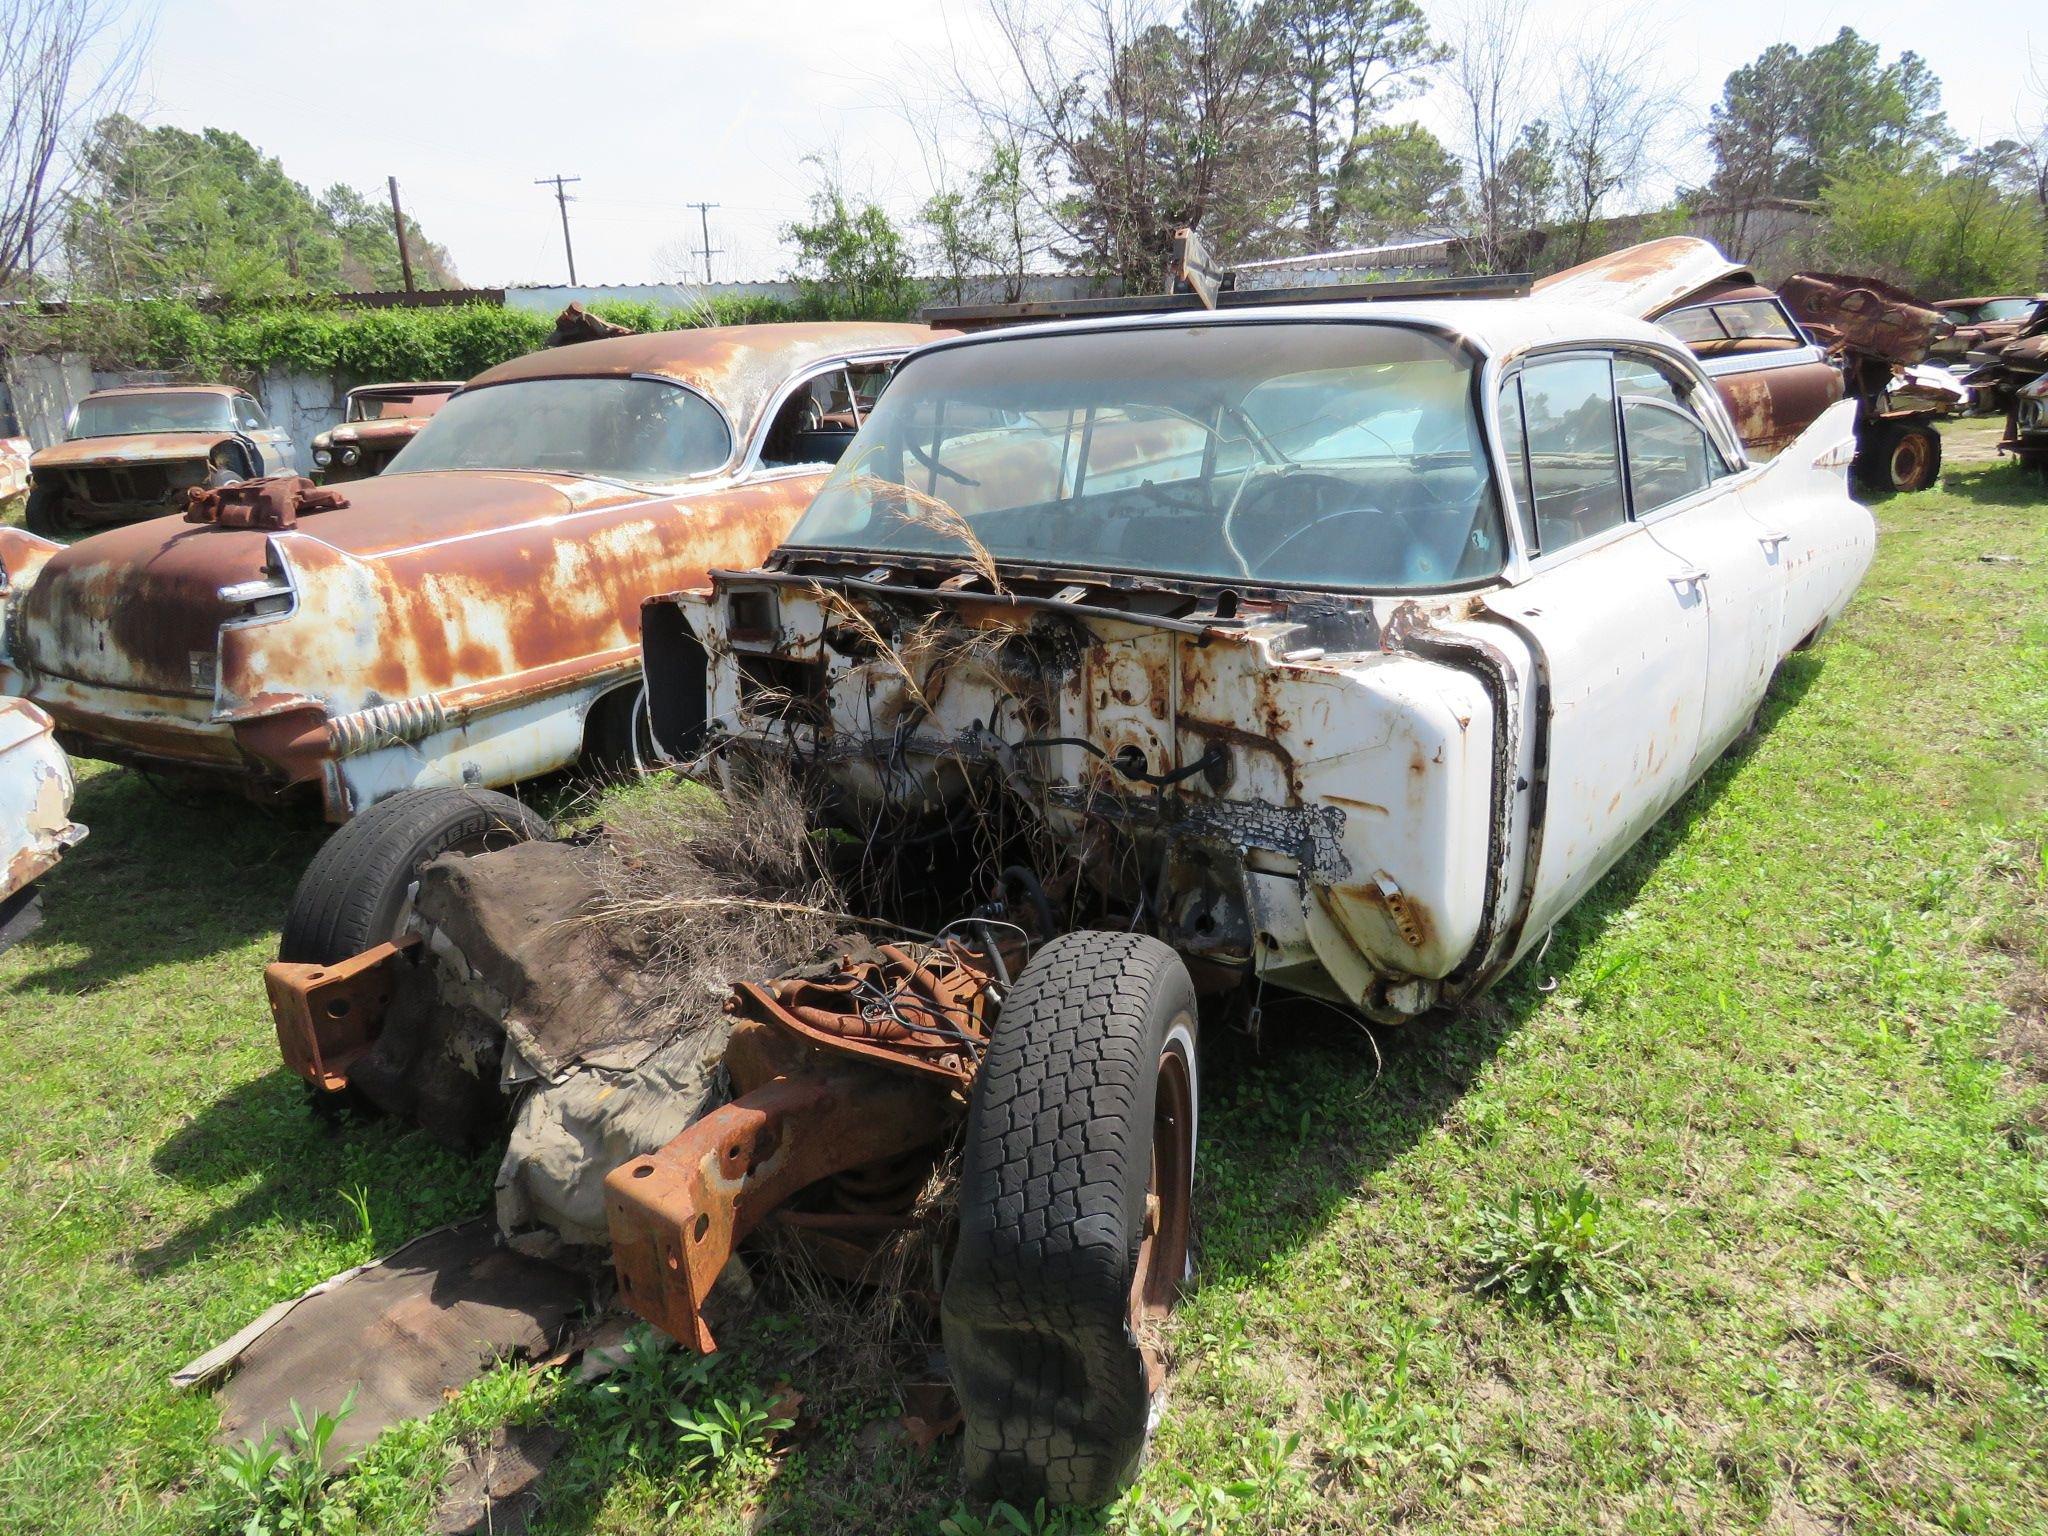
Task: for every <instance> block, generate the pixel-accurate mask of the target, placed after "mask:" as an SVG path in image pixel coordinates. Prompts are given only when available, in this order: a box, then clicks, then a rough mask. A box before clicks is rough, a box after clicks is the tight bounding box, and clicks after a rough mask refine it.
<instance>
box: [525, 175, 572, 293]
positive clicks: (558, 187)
mask: <svg viewBox="0 0 2048 1536" xmlns="http://www.w3.org/2000/svg"><path fill="white" fill-rule="evenodd" d="M582 179H583V178H582V177H581V176H561V175H555V176H541V177H537V178H535V180H534V183H533V184H534V185H535V186H536V187H545V186H548V185H549V184H551V183H552V184H553V186H554V189H555V201H556V202H558V203H560V204H561V205H562V254H563V255H565V256H567V257H568V258H569V286H570V287H571V288H574V287H575V286H576V248H575V247H574V246H573V245H571V244H570V243H569V194H568V193H567V192H564V191H563V190H562V188H563V187H564V186H565V185H566V184H567V183H569V182H572V181H581V180H582Z"/></svg>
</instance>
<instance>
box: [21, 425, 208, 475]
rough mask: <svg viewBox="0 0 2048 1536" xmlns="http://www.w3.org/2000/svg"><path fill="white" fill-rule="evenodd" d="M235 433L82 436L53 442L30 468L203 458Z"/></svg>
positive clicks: (58, 467) (134, 433)
mask: <svg viewBox="0 0 2048 1536" xmlns="http://www.w3.org/2000/svg"><path fill="white" fill-rule="evenodd" d="M234 435H235V434H234V433H232V432H129V433H124V434H122V435H121V436H119V437H81V438H76V439H74V440H72V441H70V442H64V443H52V444H50V446H49V447H47V448H45V449H44V450H43V451H42V452H41V453H38V454H37V455H35V457H33V458H32V459H30V460H29V461H28V462H29V468H30V469H32V470H36V469H73V468H76V467H78V466H79V465H83V464H148V463H154V462H158V461H161V460H167V459H203V458H205V457H206V456H207V455H208V454H209V453H211V452H213V449H214V445H215V444H216V443H224V442H226V441H228V440H229V439H230V438H232V437H233V436H234Z"/></svg>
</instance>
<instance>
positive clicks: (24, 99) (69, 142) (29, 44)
mask: <svg viewBox="0 0 2048 1536" xmlns="http://www.w3.org/2000/svg"><path fill="white" fill-rule="evenodd" d="M127 21H128V14H127V7H126V6H125V5H124V4H123V3H122V0H0V102H4V103H5V107H4V110H0V295H8V296H11V295H13V294H15V293H17V292H19V291H20V290H21V288H22V287H23V285H24V284H25V282H27V281H28V280H29V279H32V278H33V277H34V276H35V275H36V272H37V267H38V263H39V262H40V261H41V259H42V258H43V256H44V255H46V254H47V253H48V250H49V247H50V245H51V244H52V237H53V236H54V235H55V233H56V230H57V227H58V225H59V224H60V222H61V220H62V218H63V213H64V208H65V205H66V202H67V200H68V198H69V196H70V193H71V191H72V188H73V186H74V185H75V183H76V179H77V175H78V167H77V164H76V162H75V160H74V159H73V157H72V150H73V148H74V142H73V141H74V139H75V138H76V136H77V133H78V130H79V128H80V127H81V125H83V124H85V123H89V122H91V121H92V120H93V119H94V118H95V117H96V116H98V115H99V114H100V113H102V112H105V111H108V110H110V109H111V108H112V107H114V106H115V105H117V104H118V103H119V102H120V100H121V99H122V98H123V97H124V96H125V95H126V94H127V92H128V89H129V87H130V86H131V85H132V84H133V83H134V79H135V71H136V68H137V67H138V65H139V64H140V62H141V59H142V55H143V53H144V51H145V50H146V49H147V47H148V41H149V31H150V28H149V25H148V22H147V20H146V19H144V20H141V21H138V22H136V23H134V24H133V25H132V26H130V27H129V29H128V30H127V31H126V32H125V33H122V32H120V30H119V29H120V28H121V27H122V26H123V24H124V23H126V22H127Z"/></svg>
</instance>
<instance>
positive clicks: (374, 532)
mask: <svg viewBox="0 0 2048 1536" xmlns="http://www.w3.org/2000/svg"><path fill="white" fill-rule="evenodd" d="M931 335H932V332H931V331H929V330H928V329H926V328H925V327H922V326H908V325H808V326H804V325H793V326H749V327H736V328H730V329H724V330H716V329H707V330H688V331H669V332H663V333H659V334H655V335H646V336H628V337H622V338H619V339H616V340H610V341H597V342H589V343H585V344H582V345H578V346H570V347H561V348H556V349H552V350H548V351H544V352H538V353H535V354H532V355H530V356H527V357H522V358H518V359H515V360H513V361H511V362H508V363H505V364H502V365H500V366H499V367H496V368H493V369H491V370H490V371H489V372H487V373H485V374H483V375H481V376H480V377H478V378H476V379H475V380H473V381H471V383H470V385H469V386H468V387H467V388H466V389H465V390H464V391H463V392H462V393H461V394H459V395H456V396H454V397H452V398H451V399H450V400H449V401H448V403H447V404H446V405H445V406H443V407H442V408H441V410H440V411H439V412H438V414H436V415H435V416H434V418H433V419H432V420H431V421H430V422H428V423H427V425H426V426H425V427H424V428H422V429H421V431H420V432H419V434H418V435H417V436H416V437H415V438H414V439H413V440H412V442H411V443H410V444H409V445H408V446H407V447H406V448H405V450H404V451H403V452H402V453H400V454H399V456H398V457H397V459H396V460H394V461H393V463H392V465H391V467H390V468H389V469H387V470H386V471H385V472H384V473H383V474H381V475H379V476H377V477H376V478H374V479H371V480H364V481H360V482H355V483H351V484H348V485H345V486H340V487H334V488H329V489H321V490H318V491H314V490H312V489H311V488H310V487H308V486H306V484H305V482H303V481H286V480H272V481H265V482H262V483H260V484H258V485H255V486H235V487H228V488H225V489H222V490H219V491H215V492H211V493H209V494H208V496H207V497H206V498H202V499H204V500H210V501H213V502H217V503H220V507H219V509H218V511H217V512H216V513H203V512H201V511H199V510H195V511H194V512H192V513H190V514H188V516H187V518H186V519H183V520H181V519H178V518H160V519H157V520H155V521H152V522H148V523H142V524H137V525H134V526H131V527H125V528H116V529H110V530H108V531H106V532H104V533H100V534H98V535H96V536H94V537H91V538H88V539H84V540H82V541H80V542H79V543H76V544H73V545H72V546H70V547H69V548H61V547H59V546H58V545H56V544H54V543H52V542H50V541H48V540H44V539H40V538H37V537H36V536H34V535H33V534H27V533H23V532H20V531H18V530H13V529H0V575H4V587H0V619H4V624H0V691H5V692H9V693H15V694H20V695H23V696H26V697H28V698H32V699H34V700H35V701H36V702H38V703H39V704H41V705H42V707H43V708H45V709H47V710H48V711H49V712H50V714H51V715H53V716H54V717H55V718H56V721H57V725H58V729H59V732H60V737H61V739H62V741H63V742H64V744H65V745H66V746H67V747H68V748H69V749H70V750H72V751H74V752H77V753H80V754H83V755H85V756H90V757H101V758H107V759H110V760H113V761H116V762H124V763H132V764H137V765H140V766H143V767H147V768H154V769H168V770H177V771H181V772H186V773H201V774H207V775H211V776H213V777H215V778H217V779H220V780H223V781H227V782H231V783H235V784H238V785H242V786H244V787H247V788H250V789H255V790H259V791H263V792H266V793H268V792H278V791H299V790H304V791H306V792H309V793H315V794H317V795H318V797H319V799H320V801H321V802H322V804H323V805H324V807H325V811H326V814H327V816H328V818H329V819H330V820H333V821H337V822H338V821H343V820H346V819H347V818H348V817H350V816H352V815H354V814H355V813H356V812H358V811H360V810H362V809H363V808H364V807H366V806H369V805H372V804H374V803H375V802H377V801H378V800H381V799H383V798H384V797H386V796H388V795H391V794H393V793H395V792H397V791H398V790H401V789H405V788H408V787H411V786H415V785H433V784H449V785H464V784H471V785H476V784H481V785H495V784H509V783H512V782H515V781H517V780H520V779H524V778H528V777H531V776H533V775H536V774H540V773H544V772H547V771H549V770H552V769H556V768H561V767H564V766H567V765H568V764H570V763H572V762H575V761H576V760H577V759H578V758H579V757H580V756H582V755H584V754H585V753H590V754H592V755H594V756H597V757H600V758H604V759H617V758H619V757H621V756H626V755H630V749H631V740H632V734H633V718H634V710H633V703H634V699H635V696H636V695H637V693H638V691H639V677H640V633H639V605H640V601H641V599H642V598H643V597H644V596H645V595H646V594H647V593H648V592H649V591H652V590H662V589H665V588H667V587H670V586H674V585H678V584H688V583H691V582H694V581H699V580H701V579H702V578H703V574H704V572H705V570H706V569H707V568H708V567H710V566H713V565H721V564H735V563H737V564H746V563H750V562H752V561H755V560H758V559H759V558H761V556H763V555H764V554H766V553H767V551H768V550H769V549H770V548H772V547H773V546H774V544H775V542H776V541H777V540H778V539H779V538H780V537H781V536H782V534H783V533H784V532H785V531H787V529H788V527H789V525H790V523H791V522H792V521H794V520H795V517H796V515H797V513H798V512H799V511H801V510H802V508H803V506H804V504H805V503H806V502H807V501H808V500H809V499H810V496H811V493H812V492H813V491H814V490H815V489H816V488H817V487H818V485H819V484H820V482H821V481H822V478H823V476H824V473H825V470H826V468H827V467H828V465H829V461H830V459H831V457H832V455H833V454H834V453H836V451H837V450H838V449H839V448H840V447H842V446H843V445H844V443H845V441H846V440H847V438H849V437H850V436H851V435H852V433H851V425H850V424H849V425H848V427H847V429H846V430H845V431H844V432H843V433H841V432H835V431H825V430H820V428H819V426H818V421H819V408H818V401H819V399H821V398H836V397H837V396H841V395H846V396H849V397H852V398H855V399H861V398H872V395H873V390H872V389H871V388H870V389H868V390H867V391H866V393H865V395H863V392H862V387H861V381H863V380H875V379H879V378H880V377H882V376H885V375H886V373H887V371H888V369H890V368H891V367H892V366H893V365H894V363H895V361H896V360H897V359H898V358H899V357H900V356H901V355H902V354H903V353H904V352H905V351H906V350H908V349H909V348H910V347H912V346H914V345H915V344H916V343H918V342H920V341H924V340H927V339H929V338H930V336H931ZM856 409H858V407H856ZM39 473H40V471H39ZM195 518H197V519H201V520H200V521H194V520H193V519H195ZM209 519H210V520H209Z"/></svg>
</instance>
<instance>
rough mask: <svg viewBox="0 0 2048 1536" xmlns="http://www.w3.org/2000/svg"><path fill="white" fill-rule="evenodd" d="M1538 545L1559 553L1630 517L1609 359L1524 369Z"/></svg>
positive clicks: (1585, 359) (1572, 360)
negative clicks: (1616, 428) (1623, 484)
mask: <svg viewBox="0 0 2048 1536" xmlns="http://www.w3.org/2000/svg"><path fill="white" fill-rule="evenodd" d="M1522 411H1523V417H1524V423H1523V426H1524V430H1525V431H1526V433H1527V434H1528V443H1529V489H1530V493H1531V499H1532V503H1533V505H1534V507H1535V510H1536V547H1537V548H1538V549H1539V550H1541V551H1542V552H1543V553H1545V554H1551V553H1554V552H1555V551H1557V550H1560V549H1564V548H1566V547H1567V546H1568V545H1572V544H1576V543H1578V542H1579V541H1580V540H1581V539H1588V538H1591V537H1593V536H1594V535H1595V534H1598V533H1604V532H1606V531H1607V530H1608V529H1610V528H1617V527H1619V526H1621V524H1622V523H1623V522H1625V521H1627V518H1628V510H1627V500H1626V498H1625V496H1624V495H1623V493H1622V481H1621V441H1620V436H1619V434H1618V433H1617V432H1616V430H1615V422H1614V378H1613V375H1612V373H1611V371H1610V369H1609V366H1608V360H1607V359H1606V358H1604V357H1572V358H1563V359H1560V360H1559V361H1557V362H1554V363H1537V364H1535V365H1533V366H1531V367H1528V368H1525V369H1523V370H1522Z"/></svg>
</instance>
